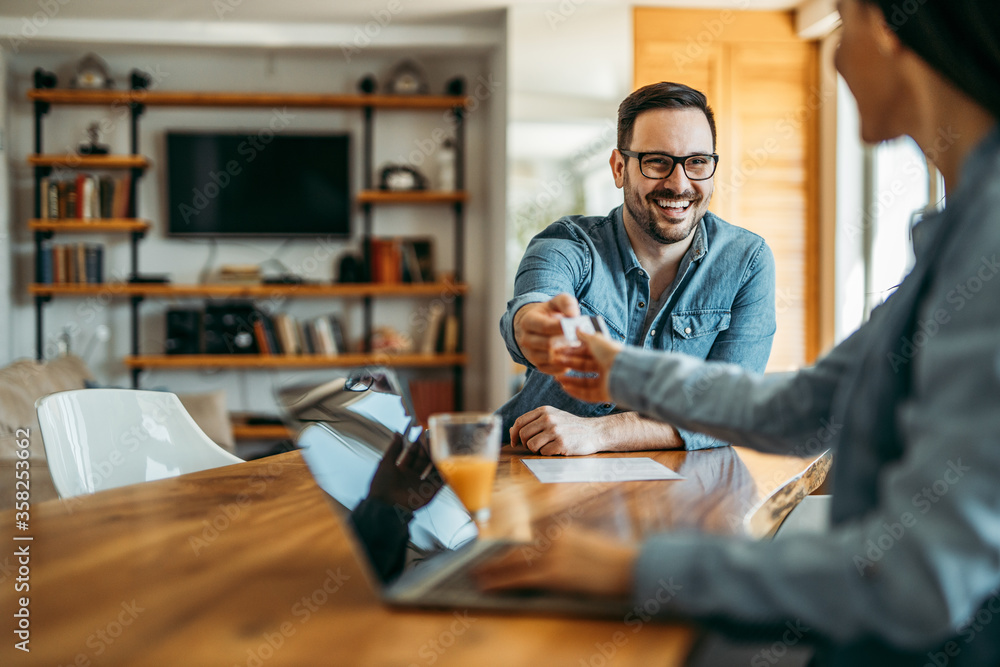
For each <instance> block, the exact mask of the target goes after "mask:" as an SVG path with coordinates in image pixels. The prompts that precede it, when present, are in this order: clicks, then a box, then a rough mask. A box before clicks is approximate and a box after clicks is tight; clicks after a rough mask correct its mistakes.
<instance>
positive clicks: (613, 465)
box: [521, 456, 684, 484]
mask: <svg viewBox="0 0 1000 667" xmlns="http://www.w3.org/2000/svg"><path fill="white" fill-rule="evenodd" d="M521 461H522V462H523V463H524V465H526V466H527V467H528V470H530V471H531V472H532V474H534V475H535V477H537V478H538V481H539V482H542V483H543V484H553V483H556V482H643V481H650V480H669V479H684V477H683V476H681V475H678V474H677V473H676V472H674V471H673V470H671V469H670V468H668V467H666V466H665V465H663V464H662V463H657V462H656V461H654V460H653V459H651V458H649V457H648V456H642V457H637V458H633V457H621V458H601V459H556V458H552V459H521Z"/></svg>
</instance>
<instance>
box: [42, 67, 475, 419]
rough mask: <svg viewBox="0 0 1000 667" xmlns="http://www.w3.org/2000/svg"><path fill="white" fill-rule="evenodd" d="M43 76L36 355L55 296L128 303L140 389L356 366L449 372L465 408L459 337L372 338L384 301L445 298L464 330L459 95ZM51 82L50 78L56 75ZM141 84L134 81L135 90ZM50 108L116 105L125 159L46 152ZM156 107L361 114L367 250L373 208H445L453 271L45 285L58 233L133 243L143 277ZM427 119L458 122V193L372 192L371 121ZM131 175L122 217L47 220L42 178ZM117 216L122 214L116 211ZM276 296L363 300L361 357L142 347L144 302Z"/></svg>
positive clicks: (131, 359)
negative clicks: (158, 85) (190, 374)
mask: <svg viewBox="0 0 1000 667" xmlns="http://www.w3.org/2000/svg"><path fill="white" fill-rule="evenodd" d="M46 75H47V73H45V72H43V71H41V70H36V72H35V88H34V89H33V90H29V91H28V94H27V99H28V101H29V102H30V103H31V104H33V106H34V116H35V133H34V134H35V136H34V139H35V142H34V152H33V154H31V155H29V156H28V158H27V162H28V164H29V165H30V166H31V167H32V168H33V169H34V177H35V178H34V180H35V204H34V206H35V215H34V217H33V218H32V219H31V220H29V221H28V223H27V226H28V229H29V230H30V231H31V232H32V233H33V234H34V237H35V245H36V248H35V249H36V280H35V282H34V283H32V284H30V285H29V286H28V294H29V295H30V296H31V297H32V298H33V299H34V301H35V312H36V349H37V355H38V357H39V358H42V355H43V350H44V307H45V304H46V303H48V302H49V301H51V300H52V299H53V298H56V297H59V298H74V297H76V298H85V297H90V296H95V295H100V296H102V297H110V298H112V299H114V298H121V299H125V300H127V301H128V302H129V304H130V307H131V318H130V321H131V350H130V353H129V354H128V355H127V356H125V357H124V359H123V363H124V365H125V366H126V368H128V369H129V370H130V371H131V374H132V385H133V386H135V387H138V386H139V378H140V374H141V372H142V371H143V370H145V369H152V368H158V369H175V368H177V369H179V368H198V367H214V368H264V369H271V368H273V369H278V368H325V367H350V366H364V365H370V364H381V365H387V366H396V367H407V368H451V369H452V371H453V379H454V405H455V408H456V409H461V406H462V394H463V387H462V384H463V374H464V367H465V365H466V363H467V358H466V355H465V354H464V353H463V352H462V345H461V337H459V343H458V349H457V350H456V351H455V353H451V354H444V353H436V354H397V355H391V356H387V355H384V354H372V353H371V352H370V348H369V345H370V341H371V337H372V332H373V330H374V326H373V324H374V315H373V310H374V302H375V300H377V299H386V298H430V299H435V298H439V299H441V301H442V302H446V303H451V304H453V305H452V306H451V307H452V308H453V309H454V315H455V316H456V318H457V321H458V322H459V325H460V328H461V327H462V324H463V319H462V312H463V299H464V297H465V296H466V295H467V293H468V286H467V285H466V284H465V283H464V282H463V266H464V256H463V252H462V247H463V244H464V222H465V220H464V218H465V213H464V207H465V204H466V203H467V201H468V193H467V192H466V191H465V190H464V174H463V172H464V169H463V165H464V117H465V104H466V97H465V95H463V94H456V95H412V96H411V95H381V94H371V95H366V94H311V93H310V94H299V93H255V92H220V91H158V90H146V89H144V88H142V85H143V83H142V82H141V77H138V79H137V77H132V79H131V80H132V82H133V89H130V90H77V89H60V88H52V87H47V86H48V85H49V84H48V83H46V82H47V80H49V78H50V77H49V76H46ZM51 79H52V80H54V77H51ZM137 80H138V83H137ZM54 105H66V106H112V107H121V108H127V110H128V113H129V120H130V132H129V136H130V142H129V143H130V145H129V149H130V150H129V152H128V153H125V154H115V155H76V154H53V153H46V152H45V151H44V150H43V120H44V118H45V116H46V115H47V114H48V113H49V111H50V110H51V107H52V106H54ZM153 107H216V108H253V107H258V108H273V107H289V108H299V109H356V110H358V111H360V112H361V113H362V114H363V137H362V141H361V146H362V150H361V154H362V162H363V167H362V168H363V174H364V178H363V180H364V185H363V189H362V190H361V191H360V192H358V193H356V194H355V198H356V200H357V203H358V205H359V206H360V208H361V211H362V215H363V221H364V227H363V231H362V239H361V240H362V247H363V248H366V249H367V248H370V247H371V245H370V244H371V240H372V239H373V238H374V235H373V218H374V214H375V213H374V212H375V209H377V208H378V207H380V206H385V205H391V206H408V205H411V206H442V207H449V208H450V209H451V212H452V216H451V217H452V218H453V220H454V241H455V258H454V273H453V275H452V276H449V278H448V279H446V280H438V281H435V282H415V283H349V284H292V285H288V284H252V285H245V284H224V283H215V284H191V285H182V284H150V283H137V282H131V281H117V282H114V281H112V282H105V283H99V284H84V283H59V284H53V283H43V281H42V280H41V275H42V274H41V271H40V266H39V258H40V257H41V254H42V248H43V242H44V241H46V240H47V239H51V238H52V237H53V235H55V234H60V233H67V234H109V235H115V234H118V235H125V236H126V237H127V238H128V239H129V240H130V242H131V261H130V266H129V276H130V277H134V276H137V275H139V274H140V270H139V258H138V244H139V243H140V241H141V240H142V239H143V238H144V236H145V235H146V234H147V233H148V232H149V231H150V229H151V227H152V226H151V223H150V222H149V221H147V220H141V219H139V218H138V216H137V210H138V202H137V198H136V192H137V188H136V184H137V181H138V180H139V178H140V177H141V176H142V175H143V174H144V173H145V172H146V170H148V169H150V168H151V167H152V164H151V162H150V160H149V159H148V158H147V157H146V156H144V155H142V154H141V153H140V151H139V142H138V124H139V119H140V117H141V116H142V115H143V114H144V113H146V112H147V110H148V109H150V108H153ZM382 110H390V111H393V112H400V111H402V112H414V113H417V112H422V111H441V110H444V111H450V112H451V114H452V115H453V118H454V120H455V123H454V133H455V137H454V139H455V143H456V147H455V148H456V164H455V170H456V189H455V190H454V191H407V192H388V191H382V190H379V189H377V188H376V187H375V184H374V178H375V176H374V175H375V168H374V164H373V155H372V153H373V142H374V132H375V123H374V118H375V114H376V112H378V111H382ZM84 169H94V170H125V171H127V172H128V173H129V174H130V175H131V180H130V185H129V188H128V194H129V200H128V211H127V214H126V215H125V216H123V217H115V218H103V219H100V218H98V219H79V218H59V219H49V218H46V217H45V216H43V215H42V211H41V205H42V204H41V197H40V192H41V184H42V182H43V179H44V178H46V177H47V176H49V175H50V174H52V173H53V172H54V171H56V172H57V173H58V172H59V171H63V170H69V171H73V170H84ZM116 214H117V212H116ZM275 296H282V297H289V298H296V299H298V298H307V299H308V298H313V299H316V298H331V299H360V300H362V305H363V337H364V341H365V349H364V350H362V351H361V352H360V353H356V354H339V355H334V356H321V355H301V356H291V355H280V354H274V355H239V354H235V355H204V354H203V355H166V354H148V353H147V354H143V353H142V351H141V350H140V349H139V315H140V313H139V310H140V305H141V304H142V302H143V300H145V299H194V298H204V299H243V300H251V301H252V300H255V299H267V298H271V297H275Z"/></svg>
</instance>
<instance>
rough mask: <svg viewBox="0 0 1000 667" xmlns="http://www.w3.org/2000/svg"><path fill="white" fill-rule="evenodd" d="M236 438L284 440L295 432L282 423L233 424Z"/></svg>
mask: <svg viewBox="0 0 1000 667" xmlns="http://www.w3.org/2000/svg"><path fill="white" fill-rule="evenodd" d="M233 437H234V438H236V439H237V440H284V439H285V438H294V437H295V434H294V433H292V431H291V430H290V429H289V428H288V427H287V426H285V425H284V424H235V423H234V424H233Z"/></svg>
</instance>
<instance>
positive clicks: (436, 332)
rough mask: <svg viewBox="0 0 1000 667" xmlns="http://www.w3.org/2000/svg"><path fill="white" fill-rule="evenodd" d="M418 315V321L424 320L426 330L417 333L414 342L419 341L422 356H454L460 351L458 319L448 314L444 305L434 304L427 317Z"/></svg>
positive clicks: (430, 307)
mask: <svg viewBox="0 0 1000 667" xmlns="http://www.w3.org/2000/svg"><path fill="white" fill-rule="evenodd" d="M422 314H423V313H420V314H418V316H417V318H416V319H417V321H419V320H421V319H423V320H424V328H423V330H422V331H417V332H416V336H414V340H416V341H419V343H418V345H417V352H419V353H420V354H435V353H437V352H441V353H444V354H453V353H455V352H457V351H458V336H459V331H458V317H456V316H455V315H454V314H446V310H445V307H444V304H442V303H439V302H434V303H432V304H431V305H430V306H429V307H428V309H427V313H426V316H425V317H420V315H422Z"/></svg>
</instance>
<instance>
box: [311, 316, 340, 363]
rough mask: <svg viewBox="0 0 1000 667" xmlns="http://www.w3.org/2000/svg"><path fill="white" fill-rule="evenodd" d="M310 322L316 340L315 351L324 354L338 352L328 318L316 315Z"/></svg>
mask: <svg viewBox="0 0 1000 667" xmlns="http://www.w3.org/2000/svg"><path fill="white" fill-rule="evenodd" d="M311 324H312V327H313V335H314V337H315V341H316V353H317V354H322V355H326V356H333V355H335V354H339V351H338V349H337V342H336V340H335V339H334V337H333V325H332V324H331V323H330V318H328V317H317V318H316V319H314V320H313V321H312V323H311Z"/></svg>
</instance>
